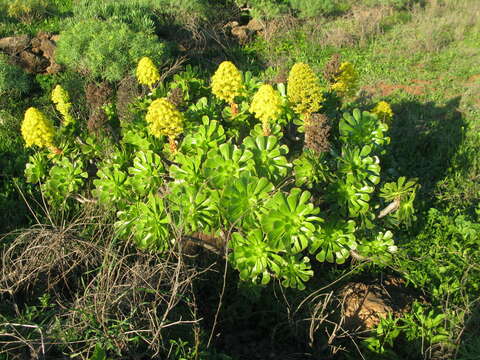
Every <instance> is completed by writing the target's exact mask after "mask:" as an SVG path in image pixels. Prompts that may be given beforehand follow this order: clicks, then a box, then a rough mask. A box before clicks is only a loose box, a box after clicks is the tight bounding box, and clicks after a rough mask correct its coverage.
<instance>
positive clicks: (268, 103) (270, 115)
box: [250, 84, 282, 136]
mask: <svg viewBox="0 0 480 360" xmlns="http://www.w3.org/2000/svg"><path fill="white" fill-rule="evenodd" d="M250 112H251V113H253V114H255V117H256V118H257V119H259V120H260V121H261V122H262V128H263V134H264V135H265V136H268V135H270V122H273V121H275V120H277V119H278V117H279V116H280V114H281V113H282V98H281V97H280V94H279V93H278V92H277V91H275V89H274V88H273V87H272V85H269V84H265V85H262V86H261V87H260V89H258V91H257V92H256V94H255V95H254V96H253V99H252V103H251V105H250Z"/></svg>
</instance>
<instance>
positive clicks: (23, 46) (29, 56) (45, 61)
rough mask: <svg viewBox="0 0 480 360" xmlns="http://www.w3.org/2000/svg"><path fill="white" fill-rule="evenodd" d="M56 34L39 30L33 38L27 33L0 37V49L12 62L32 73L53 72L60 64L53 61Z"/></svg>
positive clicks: (58, 68)
mask: <svg viewBox="0 0 480 360" xmlns="http://www.w3.org/2000/svg"><path fill="white" fill-rule="evenodd" d="M57 40H58V35H52V34H49V33H45V32H39V33H38V35H37V36H36V37H34V38H32V39H31V38H30V37H29V36H28V35H19V36H10V37H6V38H2V39H0V51H2V52H4V53H6V54H8V55H10V56H11V58H12V62H13V63H15V64H17V65H19V66H21V67H22V68H23V69H25V71H27V72H29V73H33V74H55V73H57V72H59V71H60V70H61V66H60V65H58V64H57V63H56V62H55V49H56V47H57V46H56V41H57Z"/></svg>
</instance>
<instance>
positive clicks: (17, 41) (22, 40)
mask: <svg viewBox="0 0 480 360" xmlns="http://www.w3.org/2000/svg"><path fill="white" fill-rule="evenodd" d="M29 44H30V38H29V36H28V35H18V36H10V37H5V38H3V39H0V50H2V51H4V52H6V53H8V54H9V55H16V54H18V53H20V52H21V51H23V50H25V49H26V48H27V47H28V46H29Z"/></svg>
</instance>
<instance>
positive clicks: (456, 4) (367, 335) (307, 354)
mask: <svg viewBox="0 0 480 360" xmlns="http://www.w3.org/2000/svg"><path fill="white" fill-rule="evenodd" d="M251 19H255V20H256V21H257V22H258V24H260V25H259V27H257V28H256V30H254V31H253V30H251V29H250V28H248V24H249V23H250V20H251ZM479 19H480V2H479V1H477V0H425V1H421V0H418V1H417V0H362V1H354V0H304V1H303V0H254V1H240V0H237V1H229V0H223V1H208V0H182V1H173V0H160V1H154V0H123V1H114V0H104V1H89V0H0V37H9V36H16V35H24V34H26V35H29V36H31V37H33V36H36V35H37V34H38V33H39V32H48V33H52V34H60V38H59V40H58V41H57V49H56V53H55V61H56V62H58V64H60V65H61V66H62V71H60V72H58V73H55V74H45V73H38V74H35V73H27V72H25V71H24V69H22V67H21V66H19V65H18V63H15V62H12V61H11V59H12V56H11V54H8V53H7V52H4V53H2V54H0V154H1V155H0V232H1V233H3V234H4V235H3V236H2V238H1V240H0V246H1V250H0V252H1V258H2V261H1V265H0V267H1V270H0V359H22V358H39V359H43V358H45V359H59V358H75V357H77V358H82V359H116V358H132V359H143V358H145V359H146V358H159V359H162V358H171V359H268V358H279V359H320V358H322V359H325V358H332V359H359V358H363V359H461V360H474V359H480V341H479V339H480V337H479V336H478V335H479V333H480V311H479V305H478V300H479V287H480V249H479V245H480V205H479V194H480V180H479V179H480V160H479V157H478V154H479V151H480V138H479V136H480V135H479V134H480V132H479V127H480V120H479V119H480V65H479V64H480V20H479ZM334 54H340V55H341V57H342V59H345V60H348V61H350V62H352V63H353V64H354V66H355V68H356V69H357V71H358V73H359V91H358V93H357V94H356V96H355V97H353V98H352V99H350V100H349V101H350V102H351V103H350V104H349V106H350V107H351V108H353V107H356V106H359V107H361V106H364V107H368V106H369V105H371V104H376V103H377V102H378V101H380V100H385V101H388V102H389V103H390V104H391V106H392V109H393V112H394V114H395V115H394V118H393V120H392V122H391V124H390V130H389V134H388V135H389V136H390V137H391V139H392V140H391V144H390V147H389V151H388V153H387V155H386V157H385V159H384V164H385V165H384V166H383V170H382V171H383V172H385V174H382V175H385V176H387V177H388V176H390V177H398V176H406V177H407V178H417V179H418V183H419V184H420V186H421V187H420V188H419V191H418V194H417V198H416V200H415V208H416V221H415V222H414V223H413V225H412V226H411V227H409V228H402V229H401V231H399V232H398V233H397V238H396V245H397V246H398V249H399V251H398V253H397V254H396V255H395V257H394V260H393V261H392V262H391V263H389V264H388V265H387V266H384V267H379V266H374V265H372V264H369V263H368V262H366V263H365V262H362V261H360V262H358V261H355V260H352V261H348V262H347V263H346V264H343V265H332V264H318V267H319V270H320V272H319V274H321V276H318V277H316V278H315V279H314V280H312V281H311V282H310V283H308V286H307V288H306V290H303V291H299V290H295V289H284V288H282V287H281V286H280V285H279V283H277V282H272V283H270V284H269V285H267V286H264V287H256V286H250V285H248V284H247V283H243V282H240V281H239V280H238V274H237V273H236V272H235V271H234V270H233V269H231V268H230V267H228V266H227V265H226V262H225V261H224V260H223V258H222V257H221V256H220V257H219V256H218V255H216V254H212V253H210V252H208V251H204V250H197V251H200V253H199V254H195V255H196V258H195V260H191V259H190V258H188V257H187V258H184V257H182V256H180V255H179V254H178V253H175V252H171V253H170V254H169V256H167V257H166V258H165V257H164V256H161V255H160V254H156V253H149V252H142V251H137V250H132V247H130V246H128V245H122V244H117V243H116V241H117V240H116V239H115V236H114V234H113V230H112V226H111V225H112V218H109V217H108V216H107V215H105V214H103V216H102V214H99V213H98V212H95V210H94V209H90V208H88V211H83V212H82V213H80V212H76V211H74V210H75V209H72V208H70V209H69V208H60V209H59V208H58V207H57V208H54V207H50V206H49V205H47V203H46V201H45V199H44V197H43V195H42V193H41V192H40V191H39V188H38V186H36V185H34V184H30V183H27V182H26V180H25V176H24V170H25V164H26V163H27V161H28V159H29V156H30V155H31V154H32V152H31V151H30V150H29V149H26V148H25V147H24V142H23V139H22V138H21V135H20V124H21V121H22V119H23V114H24V112H25V110H26V109H27V108H29V107H30V106H38V107H41V108H42V109H44V110H45V111H46V112H47V114H48V115H49V116H50V117H51V118H53V119H56V120H57V121H58V120H59V119H58V115H57V114H56V113H55V109H54V107H53V105H51V104H50V93H51V91H52V89H53V88H54V87H55V85H57V84H61V85H62V86H63V87H64V88H65V89H67V90H68V91H69V93H70V96H71V100H72V103H73V104H74V106H73V112H74V114H75V116H76V117H78V118H79V119H82V121H84V122H85V123H87V122H88V124H89V125H88V126H89V127H92V128H95V126H97V128H98V124H99V121H100V124H103V125H105V124H107V123H108V106H107V107H105V105H108V104H113V106H114V107H115V109H116V110H115V111H116V112H117V113H118V116H119V118H122V117H124V118H128V117H129V116H131V115H130V111H129V108H128V106H126V104H127V105H128V103H129V102H131V99H132V98H135V97H137V96H139V95H141V93H140V90H139V89H138V87H136V86H135V85H132V81H133V80H132V78H133V77H132V76H133V74H134V69H135V66H136V62H137V60H138V57H139V56H140V55H148V56H151V57H152V59H154V60H155V62H156V63H158V64H160V70H161V73H162V81H165V83H167V82H168V81H174V79H176V80H175V81H177V82H178V83H182V81H183V83H184V84H187V85H188V87H189V88H194V87H195V86H197V87H198V88H202V86H205V87H207V86H208V82H209V78H210V77H211V75H212V74H213V71H214V70H215V69H216V68H217V66H218V64H219V63H220V62H221V61H222V60H230V61H233V62H234V63H235V64H236V65H237V67H238V68H239V69H240V70H242V71H244V72H247V71H250V72H251V73H252V74H253V76H255V77H257V78H258V79H261V80H263V81H270V82H286V81H285V80H286V76H287V74H288V70H289V69H290V68H291V66H292V65H293V64H295V63H297V62H305V63H308V64H309V65H310V66H311V67H312V68H313V69H314V70H315V71H316V72H317V74H321V73H322V71H323V69H324V68H325V65H326V64H327V63H328V62H329V61H330V59H331V57H332V55H334ZM174 76H179V77H178V78H175V77H174ZM324 85H326V84H324ZM143 91H144V92H145V89H143ZM143 95H144V94H143ZM188 96H189V93H188V91H187V92H184V93H183V97H184V100H186V101H188V100H189V99H188ZM105 119H107V121H106V120H105ZM101 121H103V122H101ZM96 124H97V125H96ZM103 125H102V126H103ZM52 258H53V259H55V261H52ZM194 262H195V266H194V265H193V263H194ZM158 279H161V280H158ZM392 282H393V290H392V289H391V288H390V286H392ZM352 283H355V284H359V283H360V284H364V285H368V286H371V288H377V287H379V288H384V289H390V292H389V293H390V294H391V296H392V297H393V298H395V296H400V297H404V298H406V299H410V300H408V301H410V302H411V306H410V307H409V309H408V310H406V311H403V312H402V313H401V314H392V316H388V317H387V318H385V319H383V320H381V321H380V322H379V324H377V325H376V326H375V327H373V328H371V329H367V330H365V329H362V330H361V331H358V330H355V331H354V330H351V329H350V330H348V329H343V328H341V329H339V327H338V324H342V322H341V321H342V320H341V319H340V318H339V315H338V314H339V313H338V305H337V306H335V305H334V304H335V303H334V302H331V301H330V300H331V298H332V297H335V296H337V297H338V294H339V291H341V289H343V288H344V287H345V286H346V285H348V284H352ZM395 284H396V285H395ZM155 286H156V288H155ZM398 288H401V289H402V292H399V293H398V292H396V291H397V290H398ZM126 289H127V290H126ZM128 289H130V290H131V291H128ZM159 289H161V290H162V296H156V295H154V294H155V291H157V292H158V290H159ZM113 298H122V299H123V300H122V301H121V302H118V304H120V305H118V306H109V305H110V303H111V299H113ZM165 304H166V308H167V309H168V311H167V312H165V313H155V312H151V309H154V308H162V309H163V308H164V307H165ZM167 313H168V314H169V316H170V315H172V314H173V315H172V316H173V318H177V319H180V320H179V321H178V323H174V324H173V325H171V326H168V327H165V326H164V325H165V319H166V315H165V314H167ZM146 314H149V316H145V315H146ZM152 314H153V315H152ZM163 316H165V317H163ZM152 329H153V331H152ZM143 330H148V333H149V334H150V335H148V336H142V331H143Z"/></svg>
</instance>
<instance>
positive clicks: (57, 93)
mask: <svg viewBox="0 0 480 360" xmlns="http://www.w3.org/2000/svg"><path fill="white" fill-rule="evenodd" d="M52 101H53V103H54V104H55V107H56V109H57V111H58V112H59V113H60V114H62V116H63V124H64V125H68V124H71V123H72V122H73V117H72V115H71V113H70V109H71V108H72V104H71V103H70V96H69V95H68V92H67V91H66V90H65V89H64V88H62V87H61V86H60V85H57V86H55V88H54V89H53V91H52Z"/></svg>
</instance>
